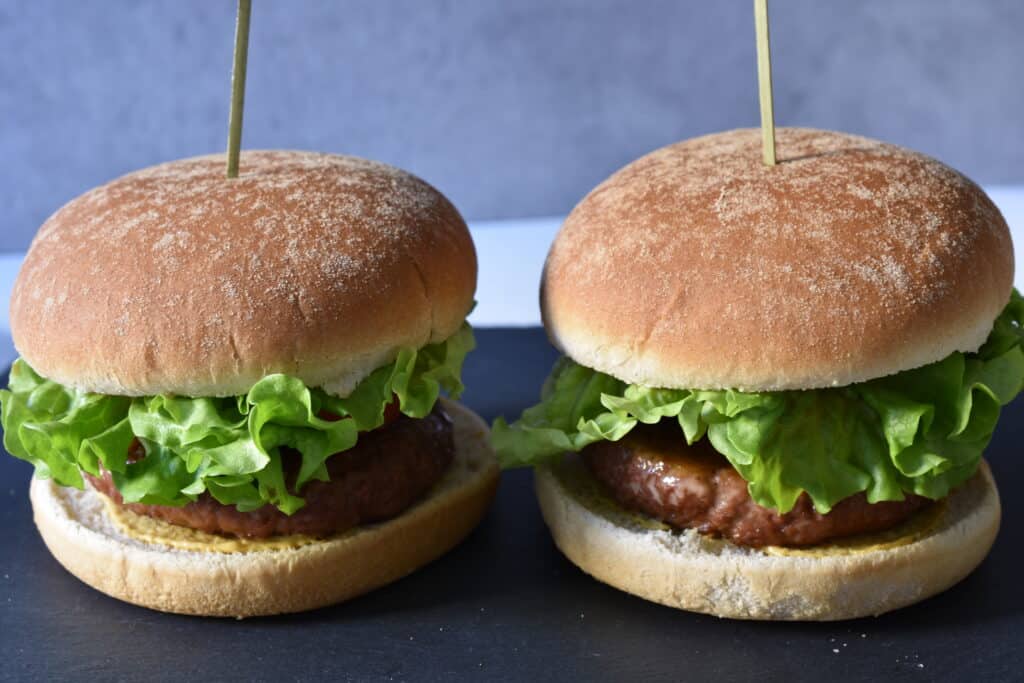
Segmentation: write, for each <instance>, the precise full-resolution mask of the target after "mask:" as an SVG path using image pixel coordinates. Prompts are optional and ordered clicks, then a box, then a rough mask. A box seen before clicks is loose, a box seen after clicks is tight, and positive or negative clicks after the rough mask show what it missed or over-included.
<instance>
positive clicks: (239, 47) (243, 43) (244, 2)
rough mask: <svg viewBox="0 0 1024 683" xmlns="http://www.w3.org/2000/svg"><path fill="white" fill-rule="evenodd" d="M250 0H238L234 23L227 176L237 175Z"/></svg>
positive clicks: (234, 176)
mask: <svg viewBox="0 0 1024 683" xmlns="http://www.w3.org/2000/svg"><path fill="white" fill-rule="evenodd" d="M251 13H252V0H238V19H237V21H236V23H235V63H234V66H233V67H232V69H231V113H230V114H229V115H228V168H227V176H228V178H237V177H238V154H239V152H240V151H241V148H242V110H243V109H244V108H245V63H246V61H247V59H248V56H249V15H250V14H251Z"/></svg>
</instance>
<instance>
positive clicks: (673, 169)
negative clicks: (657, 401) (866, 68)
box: [542, 128, 1013, 391]
mask: <svg viewBox="0 0 1024 683" xmlns="http://www.w3.org/2000/svg"><path fill="white" fill-rule="evenodd" d="M760 144H761V138H760V132H759V131H757V130H735V131H730V132H725V133H717V134H714V135H708V136H705V137H700V138H696V139H692V140H687V141H684V142H680V143H676V144H673V145H669V146H668V147H664V148H662V149H659V150H657V151H655V152H652V153H651V154H648V155H647V156H645V157H643V158H641V159H638V160H637V161H634V162H632V163H631V164H629V165H627V166H626V167H625V168H623V169H622V170H620V171H618V172H617V173H615V174H614V175H612V176H611V177H610V178H608V179H607V180H606V181H604V182H603V183H601V184H600V185H599V186H598V187H597V188H596V189H594V190H593V191H592V192H591V193H590V194H589V195H587V197H586V198H584V199H583V200H582V201H581V202H580V203H579V205H578V206H576V208H575V209H573V211H572V213H571V214H570V215H569V217H568V218H567V220H566V221H565V224H564V226H563V228H562V230H561V232H560V233H559V235H558V237H557V238H556V240H555V243H554V245H553V246H552V248H551V251H550V253H549V255H548V260H547V265H546V268H545V276H544V281H543V289H542V310H543V317H544V322H545V325H546V327H547V329H548V333H549V335H550V336H551V338H552V340H553V342H554V343H555V345H556V346H558V347H559V348H560V349H561V350H562V351H563V352H564V353H565V354H566V355H568V356H570V357H571V358H572V359H574V360H575V361H577V362H579V363H581V364H583V365H586V366H588V367H591V368H594V369H596V370H600V371H602V372H605V373H608V374H611V375H613V376H615V377H618V378H619V379H621V380H624V381H627V382H631V383H638V384H643V385H648V386H656V387H666V388H702V389H725V388H734V389H740V390H744V391H771V390H783V389H811V388H818V387H828V386H838V385H846V384H851V383H856V382H863V381H866V380H869V379H872V378H876V377H881V376H885V375H889V374H893V373H896V372H900V371H902V370H907V369H910V368H914V367H917V366H921V365H925V364H928V363H931V362H934V361H938V360H941V359H942V358H944V357H946V356H947V355H949V354H950V353H952V352H954V351H975V350H977V348H978V347H979V346H980V345H981V343H982V342H984V340H985V338H986V337H987V336H988V334H989V332H990V330H991V329H992V322H993V320H994V319H995V318H996V316H997V315H998V314H999V312H1000V311H1001V310H1002V308H1003V307H1004V306H1005V305H1006V303H1007V301H1008V300H1009V297H1010V291H1011V287H1012V283H1013V251H1012V246H1011V243H1010V233H1009V230H1008V229H1007V226H1006V222H1005V221H1004V220H1003V217H1002V216H1001V215H1000V213H999V211H998V209H996V207H995V205H994V204H993V203H992V202H991V200H990V199H989V198H988V197H987V196H986V195H985V193H984V192H983V191H982V190H981V189H980V188H979V187H978V186H977V185H975V184H974V183H973V182H971V181H970V180H968V179H967V178H965V177H964V176H963V175H961V174H960V173H958V172H956V171H954V170H953V169H951V168H949V167H947V166H945V165H943V164H941V163H939V162H938V161H936V160H934V159H931V158H929V157H926V156H924V155H922V154H918V153H916V152H912V151H909V150H906V149H903V148H901V147H896V146H893V145H889V144H885V143H882V142H877V141H874V140H869V139H867V138H862V137H856V136H852V135H846V134H842V133H833V132H827V131H819V130H808V129H792V128H784V129H779V130H777V144H778V153H779V157H780V161H779V163H778V165H776V166H774V167H767V166H765V165H763V164H762V162H761V152H760Z"/></svg>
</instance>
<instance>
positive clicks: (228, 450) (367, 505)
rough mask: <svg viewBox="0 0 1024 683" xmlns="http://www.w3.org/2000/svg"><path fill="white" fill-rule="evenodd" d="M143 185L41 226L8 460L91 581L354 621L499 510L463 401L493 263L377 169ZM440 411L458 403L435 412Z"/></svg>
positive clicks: (175, 176)
mask: <svg viewBox="0 0 1024 683" xmlns="http://www.w3.org/2000/svg"><path fill="white" fill-rule="evenodd" d="M241 163H242V169H243V173H242V174H241V175H240V176H239V177H238V178H237V179H232V180H227V179H225V178H224V177H223V157H222V156H210V157H199V158H193V159H186V160H182V161H174V162H170V163H166V164H162V165H159V166H154V167H152V168H148V169H145V170H142V171H139V172H136V173H131V174H129V175H126V176H124V177H122V178H119V179H117V180H114V181H113V182H111V183H109V184H107V185H103V186H101V187H98V188H96V189H94V190H91V191H89V192H87V193H85V194H84V195H82V196H80V197H78V198H77V199H74V200H73V201H71V202H70V203H69V204H67V205H66V206H64V207H63V208H61V209H60V210H59V211H57V213H56V214H54V215H53V216H52V217H51V218H49V219H48V220H47V221H46V223H45V224H44V225H43V226H42V227H41V228H40V230H39V232H38V234H37V236H36V238H35V240H34V241H33V243H32V245H31V247H30V249H29V251H28V254H27V256H26V258H25V261H24V264H23V265H22V267H21V271H20V273H19V274H18V278H17V281H16V283H15V285H14V289H13V293H12V298H11V330H12V335H13V339H14V344H15V347H16V348H17V350H18V352H19V354H20V358H19V359H18V360H16V361H15V362H14V365H13V367H12V368H11V373H10V381H9V384H10V386H9V388H8V389H7V390H5V391H2V392H0V402H2V422H3V442H4V447H5V448H6V450H7V451H8V452H9V453H10V454H11V455H13V456H15V457H18V458H21V459H23V460H27V461H28V462H30V463H32V464H33V465H34V466H35V477H34V479H33V481H32V484H31V490H30V496H31V501H32V506H33V511H34V519H35V523H36V525H37V526H38V528H39V532H40V534H41V535H42V538H43V540H44V541H45V543H46V545H47V547H48V548H49V550H50V552H51V553H52V554H53V556H54V557H55V558H56V559H57V560H58V561H59V562H60V563H61V564H62V565H64V567H65V568H67V569H68V570H69V571H70V572H71V573H72V574H74V575H75V576H77V577H78V578H80V579H81V580H82V581H84V582H85V583H87V584H89V585H90V586H93V587H94V588H97V589H99V590H100V591H103V592H104V593H107V594H109V595H111V596H114V597H116V598H119V599H121V600H125V601H128V602H131V603H135V604H138V605H143V606H146V607H150V608H153V609H157V610H162V611H168V612H178V613H186V614H198V615H218V616H233V617H246V616H253V615H261V614H274V613H281V612H293V611H299V610H307V609H311V608H315V607H319V606H323V605H328V604H332V603H336V602H339V601H342V600H345V599H347V598H350V597H352V596H355V595H359V594H361V593H364V592H366V591H369V590H371V589H373V588H376V587H378V586H381V585H383V584H386V583H388V582H391V581H394V580H396V579H398V578H399V577H402V576H404V575H406V574H408V573H409V572H411V571H413V570H415V569H416V568H418V567H420V566H421V565H423V564H425V563H427V562H430V561H431V560H433V559H435V558H437V557H438V556H440V555H441V554H443V553H445V552H446V551H447V550H449V549H450V548H452V547H453V546H454V545H456V544H457V543H458V542H459V541H460V540H461V539H462V538H463V537H465V536H466V535H467V534H468V533H469V532H470V531H471V530H472V529H473V528H474V526H476V524H477V523H478V522H479V521H480V519H481V517H482V515H483V514H484V512H485V509H486V508H487V506H488V503H489V502H490V500H491V498H492V496H493V494H494V492H495V488H496V484H497V477H498V466H497V461H496V459H495V457H494V453H493V451H492V450H491V449H490V446H489V445H488V443H487V429H486V425H485V424H483V423H482V422H481V420H480V419H479V418H478V417H477V416H476V415H474V414H473V413H472V412H470V411H469V410H468V409H466V408H464V407H462V406H461V405H460V404H458V403H456V402H455V401H454V399H455V398H456V397H458V395H459V393H460V391H461V390H462V388H463V386H462V382H461V380H460V371H461V367H462V364H463V359H464V358H465V356H466V354H467V352H469V351H470V350H471V349H472V348H473V345H474V343H473V334H472V331H471V330H470V328H469V326H468V325H467V324H466V322H465V319H466V316H467V314H468V313H469V311H470V309H471V308H472V306H473V294H474V289H475V286H476V255H475V252H474V249H473V243H472V241H471V238H470V235H469V232H468V230H467V228H466V225H465V223H464V221H463V220H462V218H461V217H460V216H459V213H458V212H457V211H456V209H455V208H454V207H453V206H452V205H451V204H450V203H449V202H448V200H446V199H445V198H444V196H442V195H441V194H440V193H439V192H438V191H437V190H435V189H434V188H433V187H431V186H430V185H428V184H427V183H425V182H423V181H422V180H420V179H418V178H416V177H414V176H412V175H410V174H408V173H405V172H403V171H401V170H398V169H396V168H392V167H390V166H387V165H385V164H381V163H376V162H371V161H366V160H363V159H358V158H354V157H347V156H334V155H327V154H315V153H308V152H288V151H264V152H247V153H243V155H242V157H241ZM442 394H446V395H447V396H448V397H449V398H447V399H446V398H443V397H442V396H441V395H442Z"/></svg>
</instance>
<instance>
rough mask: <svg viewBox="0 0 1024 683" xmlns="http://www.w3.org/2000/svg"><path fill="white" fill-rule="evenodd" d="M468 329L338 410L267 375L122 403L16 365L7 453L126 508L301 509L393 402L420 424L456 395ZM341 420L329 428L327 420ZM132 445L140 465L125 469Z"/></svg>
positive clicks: (371, 382) (359, 390) (392, 369)
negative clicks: (234, 387)
mask: <svg viewBox="0 0 1024 683" xmlns="http://www.w3.org/2000/svg"><path fill="white" fill-rule="evenodd" d="M474 344H475V343H474V340H473V332H472V329H471V328H470V327H469V325H468V324H464V325H463V326H462V328H461V329H460V330H459V331H458V332H456V333H455V334H454V335H452V336H451V337H449V338H448V339H446V340H445V341H443V342H440V343H437V344H430V345H428V346H425V347H423V348H421V349H402V350H401V351H400V352H399V353H398V357H397V358H396V359H395V362H393V363H391V364H390V365H387V366H385V367H382V368H378V369H377V370H375V371H374V372H372V373H371V374H370V375H369V376H368V377H367V378H365V379H364V380H363V381H362V382H360V383H359V384H358V385H357V386H356V388H355V389H354V390H353V391H352V393H351V394H350V395H349V396H347V397H345V398H339V397H336V396H332V395H330V394H327V393H326V392H324V391H323V390H321V389H317V388H310V387H307V386H306V385H305V384H303V383H302V381H301V380H299V379H297V378H295V377H290V376H288V375H282V374H277V375H269V376H267V377H264V378H263V379H261V380H260V381H259V382H257V383H256V384H254V385H253V386H252V388H251V389H250V390H249V391H248V393H246V394H244V395H241V396H229V397H224V398H188V397H183V396H169V395H161V396H146V397H140V398H128V397H124V396H105V395H100V394H90V393H86V392H82V391H78V390H76V389H74V388H71V387H65V386H62V385H60V384H58V383H56V382H52V381H50V380H48V379H46V378H44V377H41V376H40V375H39V374H38V373H36V372H35V371H34V370H33V369H32V368H31V367H29V365H28V364H27V363H25V362H24V361H23V360H20V359H19V360H16V361H15V362H14V365H13V366H12V367H11V376H10V382H9V386H8V388H7V389H6V390H2V391H0V422H2V424H3V429H4V434H3V440H4V447H5V448H6V449H7V452H8V453H10V454H11V455H13V456H15V457H17V458H21V459H22V460H27V461H28V462H30V463H32V464H33V465H34V466H35V468H36V476H38V477H41V478H49V479H53V480H54V481H55V482H56V483H58V484H60V485H62V486H74V487H77V488H82V486H83V483H84V482H83V478H82V472H83V471H84V472H87V473H89V474H92V475H94V476H95V475H99V474H100V471H101V468H102V469H106V470H108V471H109V472H110V473H111V476H112V477H113V480H114V484H115V485H116V486H117V489H118V491H120V493H121V495H122V496H123V498H124V499H125V500H126V501H128V502H133V503H145V504H152V505H172V506H180V505H185V504H187V503H189V502H190V501H193V500H195V499H196V498H197V497H198V496H199V495H200V494H202V493H204V492H209V493H210V495H212V496H213V497H214V498H215V499H217V500H218V501H220V502H221V503H224V504H226V505H235V506H236V507H237V508H238V509H239V510H242V511H246V510H253V509H256V508H259V507H261V506H263V505H266V504H268V503H269V504H271V505H274V506H276V507H277V508H278V509H280V510H282V511H283V512H286V513H288V514H291V513H294V512H295V511H296V510H298V509H300V508H301V507H302V506H303V504H304V501H303V499H302V498H301V497H300V493H301V489H302V486H303V485H305V484H306V483H308V482H309V481H312V480H314V479H316V480H321V481H325V480H327V465H326V461H327V458H329V457H330V456H332V455H334V454H336V453H340V452H342V451H345V450H347V449H349V448H351V447H352V446H354V445H355V443H356V441H357V439H358V437H359V432H364V431H368V430H371V429H376V428H377V427H379V426H381V425H382V424H383V423H384V410H385V408H386V407H387V406H388V404H390V403H391V402H392V401H393V400H394V398H395V397H397V398H398V402H399V408H400V410H401V411H402V412H403V413H404V414H406V415H408V416H410V417H417V418H419V417H425V416H426V415H428V414H429V413H430V411H431V410H433V407H434V403H435V402H436V401H437V398H438V396H439V395H440V393H441V391H445V392H447V393H448V394H450V395H452V396H453V397H458V395H459V394H460V393H461V392H462V388H463V387H462V381H461V379H460V374H461V371H462V363H463V360H464V359H465V357H466V354H467V353H469V351H471V350H472V349H473V347H474ZM328 413H329V414H331V415H329V417H330V416H338V417H341V418H345V419H333V418H332V419H324V418H323V417H322V416H323V415H326V414H328ZM135 439H138V440H139V442H140V443H141V444H142V446H143V447H144V448H145V451H146V457H144V458H142V459H141V460H138V461H137V462H133V463H129V462H128V451H129V449H130V447H131V445H132V443H133V442H134V440H135ZM282 447H288V448H292V449H295V450H297V451H298V452H299V453H300V454H301V464H300V467H299V471H298V475H297V478H296V481H295V486H294V487H292V489H289V487H288V486H287V484H286V482H285V474H284V468H283V464H282V460H281V448H282Z"/></svg>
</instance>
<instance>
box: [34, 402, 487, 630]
mask: <svg viewBox="0 0 1024 683" xmlns="http://www.w3.org/2000/svg"><path fill="white" fill-rule="evenodd" d="M446 409H447V410H448V411H450V414H451V415H452V417H453V418H454V420H455V439H456V456H455V462H454V463H453V464H452V467H451V469H450V471H449V472H448V474H447V475H446V476H445V478H444V479H443V480H442V481H441V482H440V483H438V485H437V486H436V487H435V489H434V490H433V492H432V493H431V494H430V495H429V496H428V497H427V498H426V499H424V500H422V501H421V502H419V503H417V504H416V505H415V506H413V507H412V508H410V509H409V510H407V511H406V512H405V513H403V514H402V515H401V516H399V517H397V518H395V519H392V520H390V521H387V522H383V523H381V524H374V525H368V526H363V527H359V528H358V529H355V530H353V531H351V532H348V533H345V534H342V535H340V536H338V537H335V538H332V539H329V540H325V541H319V542H313V543H311V544H304V545H303V544H297V546H296V547H291V548H278V549H272V550H257V551H252V552H239V553H223V552H197V551H194V550H178V549H175V548H172V547H168V546H166V545H162V544H158V543H154V542H152V541H143V540H139V539H138V538H134V537H132V536H128V535H125V533H124V529H123V528H122V527H120V526H118V525H117V524H115V523H114V521H113V520H112V519H111V517H110V516H109V514H108V513H107V507H106V506H105V505H104V503H103V500H102V497H101V494H99V493H96V492H95V491H93V490H91V489H87V490H85V491H79V490H77V489H71V488H61V487H58V486H55V485H54V484H53V483H52V482H51V481H43V480H38V479H36V480H33V481H32V487H31V498H32V508H33V510H34V512H35V522H36V526H38V527H39V531H40V533H41V534H42V537H43V540H44V541H45V542H46V545H47V547H48V548H49V549H50V552H51V553H53V556H54V557H56V558H57V560H58V561H59V562H60V563H61V564H62V565H64V567H65V568H66V569H67V570H68V571H70V572H71V573H72V574H74V575H75V576H77V577H78V578H79V579H81V580H82V581H84V582H85V583H87V584H89V585H90V586H92V587H93V588H96V589H97V590H100V591H103V592H104V593H106V594H107V595H110V596H113V597H115V598H118V599H120V600H125V601H127V602H131V603H134V604H136V605H142V606H144V607H149V608H152V609H156V610H161V611H164V612H177V613H180V614H197V615H204V616H230V617H239V618H241V617H251V616H256V615H263V614H279V613H283V612H299V611H303V610H308V609H313V608H316V607H323V606H325V605H331V604H334V603H337V602H341V601H342V600H347V599H349V598H352V597H354V596H357V595H360V594H362V593H365V592H367V591H369V590H372V589H374V588H377V587H379V586H383V585H384V584H387V583H391V582H392V581H395V580H396V579H399V578H401V577H403V576H405V575H406V574H408V573H410V572H412V571H413V570H415V569H417V568H418V567H420V566H422V565H424V564H426V563H427V562H430V561H431V560H434V559H435V558H437V557H439V556H440V555H442V554H444V553H445V552H446V551H448V550H449V549H450V548H452V547H453V546H455V545H456V544H457V543H458V542H459V541H461V540H462V539H463V538H464V537H465V536H466V534H468V533H469V532H470V531H471V530H472V529H473V528H474V527H475V526H476V525H477V523H478V522H479V521H480V519H481V517H482V516H483V514H484V511H485V510H486V509H487V506H488V504H489V503H490V501H491V499H492V498H493V496H494V492H495V489H496V487H497V483H498V466H497V461H496V459H495V457H494V453H493V452H492V451H491V449H490V446H489V445H488V443H487V426H486V425H485V424H484V423H483V422H482V421H481V420H480V418H479V417H477V416H476V415H475V414H474V413H472V412H471V411H469V410H468V409H466V408H464V407H462V406H460V405H458V404H454V403H451V402H449V403H447V404H446Z"/></svg>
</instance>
